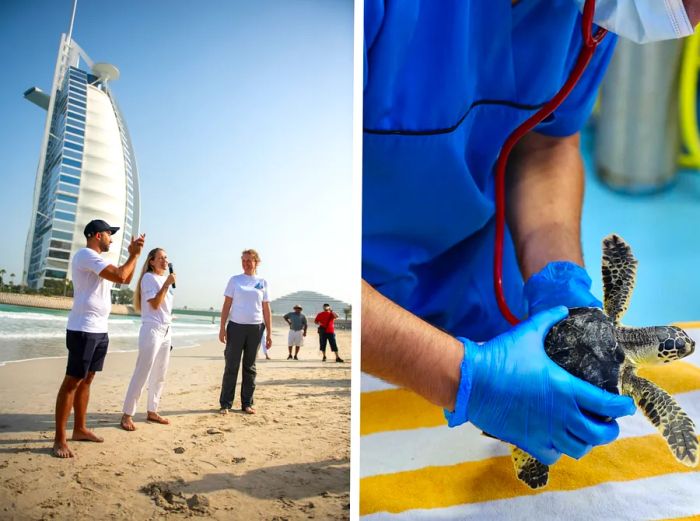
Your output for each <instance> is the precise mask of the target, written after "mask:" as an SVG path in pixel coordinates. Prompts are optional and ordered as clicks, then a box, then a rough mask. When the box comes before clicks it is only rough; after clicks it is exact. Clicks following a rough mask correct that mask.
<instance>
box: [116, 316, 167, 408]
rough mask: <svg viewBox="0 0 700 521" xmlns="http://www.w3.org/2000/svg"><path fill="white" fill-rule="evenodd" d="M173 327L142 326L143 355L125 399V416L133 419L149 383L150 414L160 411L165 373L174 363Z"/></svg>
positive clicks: (140, 350) (141, 345)
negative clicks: (172, 348) (171, 356)
mask: <svg viewBox="0 0 700 521" xmlns="http://www.w3.org/2000/svg"><path fill="white" fill-rule="evenodd" d="M171 333H172V328H171V327H170V326H169V325H161V324H150V323H144V324H141V330H140V331H139V356H138V357H137V358H136V367H135V368H134V374H133V376H132V377H131V382H130V383H129V388H128V389H127V391H126V398H125V399H124V408H123V409H122V411H123V412H124V414H128V415H129V416H133V415H134V413H135V412H136V404H137V403H138V401H139V398H141V392H142V391H143V386H144V385H146V380H148V409H147V410H148V411H151V412H157V411H158V402H159V401H160V397H161V394H163V387H164V385H165V373H167V371H168V364H169V363H170V345H171Z"/></svg>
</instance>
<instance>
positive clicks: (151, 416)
mask: <svg viewBox="0 0 700 521" xmlns="http://www.w3.org/2000/svg"><path fill="white" fill-rule="evenodd" d="M146 421H148V422H153V423H160V424H161V425H170V420H168V419H167V418H163V417H162V416H161V415H160V414H158V413H156V412H149V413H148V415H147V416H146Z"/></svg>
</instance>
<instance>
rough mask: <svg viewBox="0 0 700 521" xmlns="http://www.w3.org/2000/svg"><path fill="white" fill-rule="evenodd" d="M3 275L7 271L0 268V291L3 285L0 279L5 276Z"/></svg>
mask: <svg viewBox="0 0 700 521" xmlns="http://www.w3.org/2000/svg"><path fill="white" fill-rule="evenodd" d="M5 273H7V270H6V269H4V268H0V291H2V287H3V285H4V284H3V280H2V278H3V277H4V276H5Z"/></svg>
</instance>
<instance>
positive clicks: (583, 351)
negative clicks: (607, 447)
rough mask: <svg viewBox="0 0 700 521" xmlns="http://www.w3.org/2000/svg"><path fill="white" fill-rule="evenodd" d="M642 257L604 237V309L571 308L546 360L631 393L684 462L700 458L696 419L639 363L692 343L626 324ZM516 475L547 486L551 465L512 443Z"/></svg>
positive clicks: (671, 356)
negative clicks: (639, 370) (646, 375)
mask: <svg viewBox="0 0 700 521" xmlns="http://www.w3.org/2000/svg"><path fill="white" fill-rule="evenodd" d="M636 271H637V260H636V259H635V258H634V256H633V255H632V250H631V248H630V247H629V246H628V245H627V243H625V241H624V240H622V238H621V237H619V236H617V235H614V234H613V235H609V236H607V237H605V239H603V266H602V273H603V301H604V304H603V308H604V309H603V310H600V309H598V308H588V307H584V308H571V309H570V310H569V316H568V317H567V318H565V319H564V320H562V321H561V322H559V323H557V324H556V325H555V326H554V327H553V328H552V329H551V330H550V332H549V333H548V334H547V337H546V338H545V346H544V347H545V351H546V352H547V354H548V355H549V357H550V358H551V359H552V360H554V362H556V363H557V364H558V365H560V366H561V367H563V368H564V369H566V370H567V371H568V372H570V373H571V374H573V375H574V376H577V377H578V378H581V379H583V380H586V381H588V382H590V383H592V384H594V385H597V386H598V387H601V388H603V389H605V390H606V391H609V392H611V393H615V394H620V393H622V394H624V395H627V396H631V397H632V398H633V399H634V401H635V403H636V404H637V407H638V408H639V409H640V410H641V411H642V412H643V413H644V415H645V416H646V417H647V418H648V419H649V421H651V423H653V424H654V426H655V427H656V428H657V429H658V430H659V432H660V433H661V435H662V436H663V437H664V439H665V440H666V442H667V443H668V446H669V448H670V449H671V452H672V453H673V456H674V457H675V458H676V459H677V460H678V461H679V462H681V463H683V464H684V465H687V466H689V467H694V466H696V465H697V463H698V438H697V436H696V434H695V432H694V424H693V422H692V420H691V419H690V418H689V417H688V415H687V414H686V413H685V412H684V411H683V410H682V409H681V408H680V406H679V405H678V403H676V401H675V400H674V399H673V398H672V397H671V396H670V395H669V394H668V393H667V392H666V391H664V390H663V389H661V388H660V387H658V386H657V385H655V384H653V383H652V382H650V381H649V380H645V379H644V378H642V377H640V376H637V374H636V370H637V366H638V365H640V364H658V363H667V362H671V361H672V360H678V359H680V358H683V357H685V356H688V355H690V354H691V353H692V352H693V351H694V350H695V342H694V341H693V340H692V339H691V338H690V337H689V336H688V334H687V333H686V332H685V331H683V330H682V329H681V328H679V327H675V326H655V327H640V328H638V327H624V326H622V325H621V324H620V318H621V317H622V315H623V314H624V313H625V311H626V310H627V306H628V304H629V300H630V296H631V295H632V290H633V288H634V283H635V277H636ZM512 458H513V464H514V465H515V472H516V474H517V476H518V479H520V480H521V481H523V482H524V483H525V484H526V485H528V486H529V487H531V488H540V487H543V486H545V485H546V484H547V479H548V474H549V467H548V466H547V465H545V464H543V463H541V462H539V461H537V460H536V459H535V458H533V457H532V456H530V455H529V454H527V453H526V452H524V451H522V450H521V449H519V448H517V447H513V448H512Z"/></svg>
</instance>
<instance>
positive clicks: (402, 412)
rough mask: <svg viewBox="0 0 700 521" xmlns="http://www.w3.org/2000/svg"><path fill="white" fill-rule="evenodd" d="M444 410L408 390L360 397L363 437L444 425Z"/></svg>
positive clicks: (363, 394) (375, 392) (392, 390)
mask: <svg viewBox="0 0 700 521" xmlns="http://www.w3.org/2000/svg"><path fill="white" fill-rule="evenodd" d="M445 424H446V423H445V416H444V415H443V413H442V409H441V408H440V407H438V406H437V405H433V404H431V403H430V402H428V401H427V400H425V399H423V398H421V397H420V396H418V395H417V394H415V393H413V392H411V391H408V390H406V389H390V390H386V391H374V392H369V393H362V394H361V395H360V435H362V436H364V435H367V434H374V433H376V432H384V431H400V430H406V429H418V428H421V427H437V426H439V425H445Z"/></svg>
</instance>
